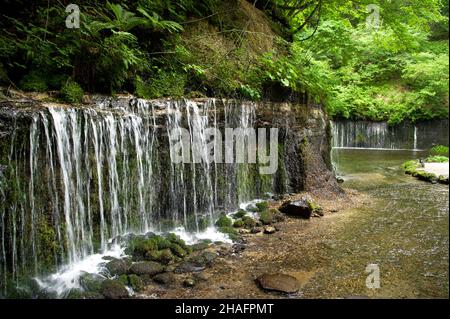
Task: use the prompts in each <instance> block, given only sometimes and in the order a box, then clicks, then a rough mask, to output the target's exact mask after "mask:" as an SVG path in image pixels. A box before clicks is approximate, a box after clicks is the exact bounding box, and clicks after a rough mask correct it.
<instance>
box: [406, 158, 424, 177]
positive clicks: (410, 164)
mask: <svg viewBox="0 0 450 319" xmlns="http://www.w3.org/2000/svg"><path fill="white" fill-rule="evenodd" d="M419 167H420V164H419V162H418V161H415V160H412V161H407V162H405V163H403V164H402V168H403V169H404V170H405V173H406V174H410V175H412V174H414V172H415V171H416V170H417V169H418V168H419Z"/></svg>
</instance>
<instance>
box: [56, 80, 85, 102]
mask: <svg viewBox="0 0 450 319" xmlns="http://www.w3.org/2000/svg"><path fill="white" fill-rule="evenodd" d="M83 95H84V91H83V89H82V88H81V86H80V85H79V84H78V83H77V82H74V81H71V80H69V81H67V82H66V84H64V85H63V87H62V88H61V98H62V99H63V100H64V101H66V102H69V103H80V102H81V100H82V99H83Z"/></svg>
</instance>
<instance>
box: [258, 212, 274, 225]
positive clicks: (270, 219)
mask: <svg viewBox="0 0 450 319" xmlns="http://www.w3.org/2000/svg"><path fill="white" fill-rule="evenodd" d="M259 220H260V221H261V222H262V223H263V224H264V225H270V224H273V223H274V216H273V214H272V212H271V211H269V210H265V211H263V212H262V213H260V214H259Z"/></svg>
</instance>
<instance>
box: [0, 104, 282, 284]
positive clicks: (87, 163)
mask: <svg viewBox="0 0 450 319" xmlns="http://www.w3.org/2000/svg"><path fill="white" fill-rule="evenodd" d="M222 103H223V104H224V107H223V110H222V112H219V111H218V109H217V107H216V100H214V99H209V100H206V101H204V102H202V103H198V102H193V101H165V102H158V103H157V102H155V103H151V102H148V101H144V100H129V101H126V102H123V101H113V100H102V101H99V102H98V103H97V105H96V106H95V107H61V106H47V107H46V108H45V109H41V110H39V111H38V112H36V113H35V114H34V115H33V117H32V120H31V123H30V124H29V127H28V129H26V130H27V131H28V133H27V134H25V135H24V134H22V130H21V129H19V128H17V129H15V131H14V134H13V138H12V140H11V144H10V145H11V150H10V154H9V159H8V161H9V163H8V165H7V167H6V168H5V169H2V167H1V166H0V198H1V199H2V204H1V205H0V218H1V220H0V234H1V238H0V258H1V263H0V264H1V267H0V271H1V274H0V275H1V278H2V282H3V284H0V286H1V288H2V290H3V292H5V291H6V290H5V289H6V286H7V285H8V281H9V279H12V280H13V281H15V282H16V283H17V282H18V281H19V279H20V278H21V277H22V276H24V275H42V274H46V273H49V272H54V271H57V270H58V269H61V267H62V266H64V265H70V264H74V263H77V262H80V261H81V260H84V259H86V258H88V257H89V256H92V255H93V254H97V253H101V252H104V251H106V250H107V249H109V248H110V243H111V240H112V239H114V238H119V237H120V236H122V235H124V234H127V233H145V232H147V231H149V230H153V231H167V230H171V229H175V228H176V227H182V228H184V229H186V230H187V231H192V232H200V231H202V230H204V229H205V228H206V227H208V226H210V225H212V224H213V222H214V220H215V219H216V218H217V216H218V214H219V213H221V212H225V211H229V210H231V209H234V208H236V207H238V205H239V203H240V202H242V201H245V200H251V199H255V198H257V197H259V196H261V195H262V194H264V193H266V192H272V191H273V189H274V178H273V177H272V176H264V177H261V176H259V174H257V173H255V172H257V169H256V168H257V167H256V168H255V165H256V166H257V164H231V163H230V164H218V163H214V164H210V163H208V162H204V161H195V159H194V161H192V162H191V163H173V161H171V154H170V152H169V149H171V147H172V146H173V145H172V144H173V143H174V141H171V139H170V138H169V134H170V132H171V131H172V130H174V129H175V130H180V131H181V130H182V129H185V130H187V131H189V136H190V139H191V142H193V141H194V140H195V141H198V143H194V145H196V147H198V148H199V149H197V150H196V151H197V152H193V154H194V153H198V154H202V156H205V157H206V156H208V155H209V154H208V145H209V143H210V136H209V135H208V130H207V128H208V127H214V128H219V127H218V125H219V123H222V125H225V126H227V127H234V128H236V127H242V128H250V127H253V126H254V125H255V105H254V104H253V103H240V104H239V103H238V102H234V101H228V102H227V101H222ZM16 135H17V136H16ZM215 147H217V145H215ZM3 278H4V280H3ZM7 278H8V280H7Z"/></svg>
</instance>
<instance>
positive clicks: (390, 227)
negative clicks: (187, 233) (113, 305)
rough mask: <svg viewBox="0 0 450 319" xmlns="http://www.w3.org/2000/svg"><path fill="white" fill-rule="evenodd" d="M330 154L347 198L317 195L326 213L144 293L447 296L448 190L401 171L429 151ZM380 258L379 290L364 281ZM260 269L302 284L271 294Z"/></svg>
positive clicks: (251, 239) (252, 239)
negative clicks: (192, 278)
mask: <svg viewBox="0 0 450 319" xmlns="http://www.w3.org/2000/svg"><path fill="white" fill-rule="evenodd" d="M333 152H334V154H333V155H334V156H333V157H334V160H335V163H336V169H337V171H338V173H339V174H341V175H342V176H343V177H344V179H345V182H344V184H343V188H344V190H345V192H346V195H344V196H338V197H329V196H326V195H324V196H320V194H315V195H316V196H315V198H316V200H318V201H319V202H320V203H321V205H322V206H323V207H324V209H325V213H326V214H325V217H323V218H313V219H311V220H309V221H305V220H298V219H288V220H286V221H285V222H283V223H280V224H279V225H278V226H277V227H278V228H279V231H278V232H277V233H276V234H274V235H258V236H256V235H248V236H246V241H247V243H246V245H245V249H244V250H243V251H242V252H237V253H229V254H227V253H224V254H223V255H222V256H221V257H220V258H218V260H217V261H216V263H215V265H214V266H213V267H212V268H210V269H207V270H206V271H205V272H204V274H203V279H204V281H202V282H199V283H198V284H197V285H196V286H195V287H194V288H178V289H165V288H163V287H160V286H158V285H154V286H149V287H147V289H146V292H145V293H144V294H143V295H142V297H147V298H148V297H152V298H178V297H184V298H448V281H449V277H448V260H449V258H448V249H449V219H448V211H449V209H448V205H449V202H448V195H449V194H448V190H449V188H448V186H446V185H432V184H429V183H426V182H421V181H418V180H416V179H415V178H412V177H411V176H407V175H405V174H404V173H403V171H402V170H401V169H400V165H401V163H402V162H404V161H406V160H409V159H413V158H419V157H423V156H424V155H425V154H423V153H421V152H413V151H387V150H384V151H379V150H378V151H377V150H345V149H339V150H334V151H333ZM293 197H295V196H293ZM369 265H371V266H369ZM374 265H375V267H377V269H378V270H379V275H380V276H379V279H380V285H379V288H378V287H373V286H369V287H368V286H367V284H366V279H367V276H368V275H369V273H367V272H366V268H367V267H368V266H369V267H373V266H374ZM263 273H285V274H290V275H292V276H294V277H296V278H297V280H298V281H299V283H300V286H301V288H300V291H299V292H298V293H296V294H294V295H283V294H276V293H268V292H265V291H263V290H261V289H260V288H259V287H258V286H257V284H256V283H255V278H257V277H258V276H259V275H261V274H263Z"/></svg>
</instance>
